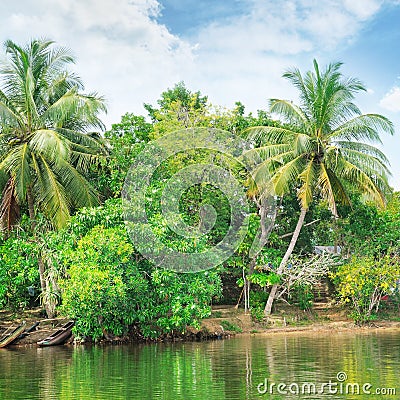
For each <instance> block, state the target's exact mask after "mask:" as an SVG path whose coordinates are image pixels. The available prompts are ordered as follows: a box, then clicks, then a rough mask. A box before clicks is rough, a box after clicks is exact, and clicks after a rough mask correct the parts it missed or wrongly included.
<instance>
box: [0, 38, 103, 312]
mask: <svg viewBox="0 0 400 400" xmlns="http://www.w3.org/2000/svg"><path fill="white" fill-rule="evenodd" d="M53 45H54V43H53V42H52V41H48V40H33V41H31V42H30V43H29V44H28V45H27V46H25V47H21V46H19V45H17V44H15V43H14V42H12V41H7V42H6V43H5V50H6V56H7V57H6V59H5V60H4V61H2V62H1V63H0V129H1V130H0V182H1V181H2V182H1V185H2V186H3V191H2V199H1V204H0V219H1V225H2V228H3V229H4V228H5V229H10V228H11V226H12V225H13V224H14V223H15V222H16V221H17V220H18V218H19V216H20V210H21V209H26V207H27V209H28V213H29V217H30V220H31V226H32V230H33V233H34V235H35V237H36V216H37V212H38V211H40V212H42V213H43V214H44V215H45V216H46V217H47V219H48V220H49V221H50V222H51V223H52V224H53V226H54V227H57V228H60V227H62V226H63V225H64V224H65V223H66V222H67V221H68V219H69V216H70V212H71V210H73V209H74V208H78V207H82V206H89V205H94V204H97V203H98V195H97V193H96V191H95V190H94V189H93V188H92V186H91V185H90V183H89V182H88V181H87V179H86V178H85V173H86V172H87V171H88V169H89V167H90V166H91V165H92V164H93V162H95V161H96V160H97V159H98V157H99V155H100V153H101V151H102V150H101V149H102V146H101V143H100V141H99V140H97V139H96V138H95V137H94V136H93V135H91V134H89V132H88V131H89V130H90V129H92V128H100V129H103V124H102V123H101V121H100V119H99V118H98V114H99V113H100V112H101V111H105V104H104V100H103V98H102V97H100V96H98V95H97V94H96V93H92V94H89V95H85V94H81V93H80V90H82V89H83V85H82V82H81V80H80V79H79V77H78V76H76V75H75V74H73V73H71V72H69V71H68V70H67V66H68V65H69V64H71V63H73V62H74V59H73V57H72V56H71V54H70V52H69V51H68V50H67V49H65V48H62V47H55V46H53ZM38 266H39V276H40V284H41V288H42V295H43V302H44V306H45V308H46V311H47V314H48V316H49V317H51V316H52V309H51V307H50V304H48V303H47V302H46V300H45V296H46V293H47V292H48V287H49V285H48V280H47V275H48V274H46V270H45V265H44V260H43V258H42V257H41V256H40V257H39V259H38Z"/></svg>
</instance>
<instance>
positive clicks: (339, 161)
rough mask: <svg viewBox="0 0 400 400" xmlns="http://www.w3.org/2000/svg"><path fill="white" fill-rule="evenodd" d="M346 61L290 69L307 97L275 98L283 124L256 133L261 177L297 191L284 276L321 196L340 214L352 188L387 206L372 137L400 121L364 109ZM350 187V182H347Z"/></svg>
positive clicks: (383, 164) (266, 185)
mask: <svg viewBox="0 0 400 400" xmlns="http://www.w3.org/2000/svg"><path fill="white" fill-rule="evenodd" d="M341 65H342V64H341V63H332V64H329V65H328V66H327V67H326V69H325V70H324V71H320V68H319V66H318V63H317V62H316V61H315V60H314V70H313V71H309V72H307V73H306V74H305V75H302V74H301V72H300V71H299V70H298V69H292V70H288V71H287V72H286V73H285V74H284V75H283V77H284V78H286V79H288V80H289V81H290V82H291V83H292V84H293V85H294V86H295V87H296V88H297V89H298V90H299V94H300V105H296V104H294V103H293V102H291V101H287V100H278V99H272V100H270V111H271V112H275V113H277V114H279V115H280V116H281V117H282V118H283V120H284V122H285V123H286V124H287V125H285V126H283V127H277V126H266V127H256V128H251V129H250V133H251V134H252V136H253V137H254V138H255V139H256V140H259V141H260V142H261V144H260V146H258V147H257V148H256V149H255V150H254V152H255V153H257V154H258V155H259V156H261V157H262V159H263V160H264V161H263V162H261V163H260V164H259V165H258V166H257V168H256V169H255V171H254V179H255V181H256V182H257V183H258V184H259V186H260V187H261V188H262V190H265V191H266V192H269V193H274V194H276V195H278V196H283V195H284V194H287V193H289V192H291V191H292V190H293V189H295V190H296V192H297V198H298V201H299V204H300V215H299V219H298V222H297V225H296V228H295V230H294V233H293V236H292V239H291V241H290V244H289V246H288V248H287V251H286V253H285V255H284V257H283V258H282V261H281V263H280V265H279V267H278V270H277V273H278V274H281V273H282V271H283V269H284V268H285V266H286V264H287V262H288V259H289V257H290V255H291V253H292V252H293V249H294V247H295V245H296V242H297V238H298V237H299V233H300V230H301V228H302V226H303V223H304V219H305V216H306V213H307V211H308V209H309V207H310V205H311V204H312V202H313V201H314V198H315V197H316V196H321V197H322V198H323V199H324V200H325V201H326V202H327V205H328V207H329V209H330V210H331V212H332V214H333V215H334V216H337V215H338V213H337V205H336V204H337V202H342V203H346V204H349V203H350V198H349V195H348V192H347V187H354V188H356V189H357V190H358V191H359V192H360V193H363V194H364V195H365V196H366V197H368V198H369V199H371V200H372V201H374V202H376V203H377V204H379V205H383V204H384V194H385V192H387V191H388V183H387V175H388V169H387V164H388V160H387V158H386V157H385V155H384V154H383V153H382V152H381V151H380V150H378V149H377V148H375V147H373V146H372V145H371V144H368V143H364V141H367V142H372V143H374V142H378V143H380V136H379V135H380V133H381V132H388V133H390V134H393V124H392V123H391V122H390V121H389V120H388V119H387V118H385V117H383V116H382V115H378V114H362V113H361V111H360V110H359V108H358V107H357V106H356V105H355V104H354V103H353V100H354V95H355V93H357V92H359V91H365V90H366V89H365V86H364V85H363V84H362V83H361V82H360V81H359V80H358V79H354V78H345V77H343V75H342V74H341V72H340V67H341ZM347 185H348V186H347ZM277 288H278V285H276V284H275V285H273V286H272V288H271V292H270V296H269V298H268V301H267V304H266V306H265V314H266V315H268V314H270V313H271V310H272V304H273V300H274V298H275V294H276V291H277Z"/></svg>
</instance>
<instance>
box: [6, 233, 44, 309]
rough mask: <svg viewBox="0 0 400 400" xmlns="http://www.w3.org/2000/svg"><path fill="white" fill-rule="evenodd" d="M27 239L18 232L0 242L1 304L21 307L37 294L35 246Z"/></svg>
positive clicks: (30, 301)
mask: <svg viewBox="0 0 400 400" xmlns="http://www.w3.org/2000/svg"><path fill="white" fill-rule="evenodd" d="M28 239H29V238H27V237H25V236H24V235H22V236H18V235H17V236H12V237H10V238H8V239H7V240H5V241H4V242H3V243H1V244H0V307H8V308H14V309H16V308H21V307H22V308H24V307H26V306H27V305H28V304H30V303H32V302H34V301H35V299H36V298H37V295H38V289H39V288H40V282H39V273H38V269H37V251H38V249H37V245H36V243H34V242H33V241H32V240H28Z"/></svg>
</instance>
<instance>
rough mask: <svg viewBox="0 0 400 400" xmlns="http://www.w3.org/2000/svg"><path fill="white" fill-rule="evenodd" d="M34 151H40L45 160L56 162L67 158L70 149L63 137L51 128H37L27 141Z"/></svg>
mask: <svg viewBox="0 0 400 400" xmlns="http://www.w3.org/2000/svg"><path fill="white" fill-rule="evenodd" d="M29 146H30V148H31V150H32V151H34V152H35V153H40V154H41V155H43V156H44V157H46V159H47V160H50V161H51V162H54V163H57V162H58V161H59V160H69V158H70V155H71V149H70V147H69V144H68V142H67V141H66V140H64V138H63V137H62V136H61V135H59V134H58V132H57V131H55V130H52V129H39V130H37V131H35V132H34V133H33V135H32V138H31V140H30V142H29Z"/></svg>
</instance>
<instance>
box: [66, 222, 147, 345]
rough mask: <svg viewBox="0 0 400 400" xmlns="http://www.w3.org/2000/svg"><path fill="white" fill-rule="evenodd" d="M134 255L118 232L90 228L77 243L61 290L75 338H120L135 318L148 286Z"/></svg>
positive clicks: (101, 228)
mask: <svg viewBox="0 0 400 400" xmlns="http://www.w3.org/2000/svg"><path fill="white" fill-rule="evenodd" d="M133 253H134V250H133V246H132V245H131V244H130V243H129V242H128V238H127V235H126V232H125V230H124V229H123V228H109V229H106V228H104V227H100V226H99V227H95V228H93V229H92V230H91V231H90V232H89V233H88V234H87V235H86V236H84V237H83V238H82V239H81V240H80V241H79V242H78V246H77V248H76V250H75V251H74V252H72V253H71V259H70V267H69V269H68V270H67V277H66V278H65V279H63V280H62V281H61V285H60V286H61V288H62V296H63V297H62V298H63V309H64V311H65V312H66V313H67V314H68V315H69V316H70V317H71V318H73V319H75V320H76V326H75V331H76V333H77V334H78V335H79V336H89V337H91V338H93V339H98V338H100V337H102V336H103V335H105V336H107V335H108V334H112V335H121V334H123V333H124V332H126V330H127V328H128V326H129V325H130V324H132V323H133V322H137V321H138V320H140V318H141V311H142V310H141V309H142V304H143V303H145V301H146V299H147V289H148V287H147V282H146V279H145V278H144V276H143V273H141V272H140V271H139V269H138V267H137V264H136V263H135V262H134V261H133V260H132V255H133Z"/></svg>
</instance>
